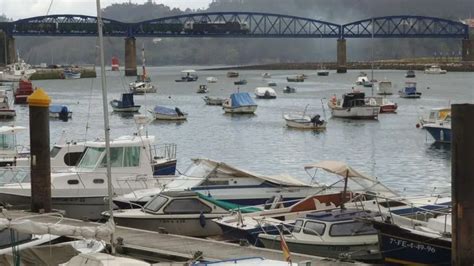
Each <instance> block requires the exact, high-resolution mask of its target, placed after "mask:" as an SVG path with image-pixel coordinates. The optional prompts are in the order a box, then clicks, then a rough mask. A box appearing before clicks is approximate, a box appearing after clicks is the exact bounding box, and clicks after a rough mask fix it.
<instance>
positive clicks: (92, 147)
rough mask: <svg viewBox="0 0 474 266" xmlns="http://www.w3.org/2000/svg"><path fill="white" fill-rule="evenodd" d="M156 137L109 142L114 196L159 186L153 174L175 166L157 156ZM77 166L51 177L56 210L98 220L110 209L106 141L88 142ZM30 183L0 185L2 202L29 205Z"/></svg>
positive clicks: (173, 161)
mask: <svg viewBox="0 0 474 266" xmlns="http://www.w3.org/2000/svg"><path fill="white" fill-rule="evenodd" d="M154 139H155V137H154V136H146V137H145V136H142V135H141V134H138V135H134V136H122V137H119V138H117V139H115V140H113V141H111V142H110V146H111V148H110V158H111V167H112V172H113V174H112V185H113V188H114V193H115V195H121V194H125V193H130V192H132V191H134V190H138V189H145V188H154V187H160V186H161V185H160V181H159V179H158V178H154V177H153V176H154V173H158V172H160V171H163V168H166V169H167V168H168V167H170V164H173V165H174V167H176V159H175V158H173V159H172V158H169V157H158V156H156V155H155V148H154V146H153V142H154ZM85 146H86V150H85V151H84V154H83V156H82V158H81V160H80V162H79V163H78V164H77V166H75V167H72V168H69V169H68V170H67V171H65V172H62V173H53V174H51V197H52V205H53V208H54V209H59V210H64V211H65V214H66V216H68V217H72V218H80V219H82V218H87V219H91V220H96V219H99V218H100V217H101V216H100V214H101V212H103V211H104V210H105V209H106V208H107V204H106V202H104V197H106V196H107V193H108V190H107V182H106V180H105V173H106V167H105V166H106V155H105V142H103V141H88V142H86V143H85ZM30 187H31V186H30V183H29V182H28V181H17V182H12V183H8V184H4V185H3V186H0V201H2V202H4V203H8V204H10V205H13V206H20V205H28V204H30V201H31V199H30V198H31V189H30Z"/></svg>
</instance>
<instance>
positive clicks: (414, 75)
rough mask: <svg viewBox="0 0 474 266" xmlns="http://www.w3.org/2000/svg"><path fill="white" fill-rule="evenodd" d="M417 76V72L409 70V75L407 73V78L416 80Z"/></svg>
mask: <svg viewBox="0 0 474 266" xmlns="http://www.w3.org/2000/svg"><path fill="white" fill-rule="evenodd" d="M415 77H416V74H415V71H413V70H407V73H405V78H415Z"/></svg>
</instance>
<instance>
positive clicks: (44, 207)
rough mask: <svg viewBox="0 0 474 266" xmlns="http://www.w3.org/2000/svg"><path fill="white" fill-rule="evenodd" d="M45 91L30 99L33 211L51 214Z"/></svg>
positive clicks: (47, 112) (48, 102) (33, 95)
mask: <svg viewBox="0 0 474 266" xmlns="http://www.w3.org/2000/svg"><path fill="white" fill-rule="evenodd" d="M50 103H51V98H49V96H48V94H46V92H44V90H43V89H41V88H39V89H36V90H35V91H34V92H33V94H31V95H30V96H29V97H28V105H29V109H30V164H31V210H32V211H33V212H51V157H50V151H49V149H50V147H49V104H50Z"/></svg>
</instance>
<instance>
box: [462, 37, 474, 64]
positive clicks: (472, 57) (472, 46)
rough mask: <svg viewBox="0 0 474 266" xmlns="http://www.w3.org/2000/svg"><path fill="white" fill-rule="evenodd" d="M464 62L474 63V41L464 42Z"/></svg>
mask: <svg viewBox="0 0 474 266" xmlns="http://www.w3.org/2000/svg"><path fill="white" fill-rule="evenodd" d="M462 61H474V40H470V39H464V40H462Z"/></svg>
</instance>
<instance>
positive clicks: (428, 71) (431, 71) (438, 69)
mask: <svg viewBox="0 0 474 266" xmlns="http://www.w3.org/2000/svg"><path fill="white" fill-rule="evenodd" d="M447 72H448V71H446V70H444V69H441V67H440V66H438V65H431V66H430V67H428V68H426V69H425V74H446V73H447Z"/></svg>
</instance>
